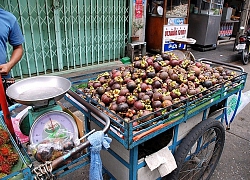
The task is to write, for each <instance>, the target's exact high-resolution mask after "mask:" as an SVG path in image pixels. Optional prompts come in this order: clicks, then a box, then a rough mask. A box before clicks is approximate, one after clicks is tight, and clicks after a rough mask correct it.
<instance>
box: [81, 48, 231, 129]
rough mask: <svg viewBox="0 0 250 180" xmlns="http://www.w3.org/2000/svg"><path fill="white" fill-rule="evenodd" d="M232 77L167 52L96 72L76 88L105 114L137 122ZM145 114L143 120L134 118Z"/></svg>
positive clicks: (202, 92) (196, 95)
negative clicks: (86, 81) (102, 107)
mask: <svg viewBox="0 0 250 180" xmlns="http://www.w3.org/2000/svg"><path fill="white" fill-rule="evenodd" d="M234 77H236V72H234V71H231V70H228V69H226V68H224V67H223V66H216V67H212V66H211V65H209V64H205V63H202V62H198V61H194V60H191V59H179V58H178V56H177V55H176V54H174V53H171V52H166V53H164V54H162V55H155V56H151V57H149V56H144V57H136V58H135V60H134V62H133V64H132V65H129V66H123V67H120V69H113V70H112V71H111V72H105V73H102V74H99V76H98V77H97V78H96V80H91V81H89V82H88V84H87V87H86V88H78V89H79V90H80V91H82V92H83V93H84V94H85V95H86V96H88V97H90V98H91V99H92V100H94V101H96V102H98V103H99V104H101V105H102V106H104V107H106V108H107V109H108V110H109V112H107V111H105V112H106V113H107V114H108V115H110V116H111V114H115V115H117V117H120V118H116V119H117V120H119V119H124V121H125V122H131V121H133V122H134V125H137V124H138V123H141V122H145V121H148V120H149V119H152V118H153V117H155V116H159V115H162V114H159V113H155V112H158V111H160V113H166V112H167V111H168V112H169V111H171V109H173V108H175V107H177V106H174V104H178V103H180V102H182V101H185V99H190V98H201V97H202V96H204V94H206V93H207V92H208V91H209V92H211V90H214V89H216V88H214V87H215V86H216V87H217V89H218V88H219V87H220V86H221V84H225V83H228V82H230V80H231V79H233V78H234ZM211 88H212V89H211ZM110 112H111V114H110ZM153 112H154V113H153ZM150 114H152V115H150ZM146 115H147V118H145V119H144V120H143V121H140V122H138V121H136V119H138V118H140V117H143V116H146ZM111 117H114V116H111ZM141 119H142V118H141Z"/></svg>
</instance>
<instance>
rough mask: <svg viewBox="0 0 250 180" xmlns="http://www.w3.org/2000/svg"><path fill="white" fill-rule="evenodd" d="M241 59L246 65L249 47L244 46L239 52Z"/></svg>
mask: <svg viewBox="0 0 250 180" xmlns="http://www.w3.org/2000/svg"><path fill="white" fill-rule="evenodd" d="M241 60H242V63H243V64H244V65H247V64H248V62H249V48H248V47H246V48H245V49H244V50H242V53H241Z"/></svg>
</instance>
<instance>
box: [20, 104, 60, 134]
mask: <svg viewBox="0 0 250 180" xmlns="http://www.w3.org/2000/svg"><path fill="white" fill-rule="evenodd" d="M48 111H62V107H61V106H60V105H57V104H55V103H54V104H51V105H48V106H45V107H32V108H30V109H28V112H27V113H26V114H25V115H24V116H23V117H22V119H21V120H20V122H19V128H20V130H21V132H22V133H23V134H24V135H26V136H29V133H30V129H31V127H32V124H33V123H34V122H35V121H36V119H37V118H38V117H40V116H41V115H43V114H45V113H46V112H48Z"/></svg>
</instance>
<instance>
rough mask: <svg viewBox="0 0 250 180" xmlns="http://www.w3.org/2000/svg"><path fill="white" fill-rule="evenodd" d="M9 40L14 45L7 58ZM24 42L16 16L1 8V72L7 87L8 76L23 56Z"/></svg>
mask: <svg viewBox="0 0 250 180" xmlns="http://www.w3.org/2000/svg"><path fill="white" fill-rule="evenodd" d="M7 42H8V43H9V44H10V45H11V46H12V47H13V51H12V53H11V56H10V59H9V60H7ZM23 42H24V37H23V34H22V31H21V29H20V27H19V25H18V22H17V19H16V17H15V16H14V15H13V14H12V13H10V12H8V11H5V10H3V9H1V8H0V74H1V76H2V80H3V83H4V86H5V88H6V86H7V84H8V78H10V77H11V76H10V71H11V69H12V68H13V67H14V66H15V65H16V64H17V63H18V61H20V59H21V58H22V54H23V46H22V44H23ZM0 96H2V95H0ZM8 102H9V101H8ZM9 103H10V102H9Z"/></svg>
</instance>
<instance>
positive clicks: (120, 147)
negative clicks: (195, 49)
mask: <svg viewBox="0 0 250 180" xmlns="http://www.w3.org/2000/svg"><path fill="white" fill-rule="evenodd" d="M199 61H202V62H204V63H208V64H211V65H222V66H225V67H227V68H229V69H234V70H236V71H237V72H238V73H240V74H239V76H237V77H236V78H235V80H234V81H235V82H234V83H233V84H234V85H232V86H227V84H226V83H225V84H222V85H220V87H219V88H217V89H212V90H211V92H210V93H208V94H206V95H204V96H203V97H201V98H198V99H195V100H188V101H186V103H185V104H184V105H181V106H180V107H178V108H176V109H174V110H172V111H171V112H170V113H167V114H166V115H165V116H159V117H156V118H153V119H151V120H148V121H147V124H149V123H151V124H153V125H149V127H147V128H145V129H143V130H141V131H139V132H137V133H133V131H134V130H135V129H136V128H138V127H133V125H132V122H131V123H124V127H122V126H121V124H119V123H117V121H115V120H114V119H112V118H111V130H110V131H109V134H110V135H111V136H112V137H113V139H114V140H113V142H112V144H113V146H112V145H111V148H110V149H109V150H108V152H107V153H105V154H103V156H102V157H104V158H102V159H104V160H103V162H104V163H103V164H104V169H105V170H106V172H107V173H108V174H109V176H110V177H112V179H130V180H136V179H139V178H138V177H139V175H138V173H139V171H140V169H143V168H145V166H146V162H145V160H144V159H138V156H139V150H138V149H139V148H138V147H139V145H141V144H143V143H145V142H147V141H148V140H150V139H152V138H154V137H156V136H157V135H159V134H161V133H163V132H166V131H168V130H170V129H172V131H173V137H172V141H171V142H170V144H168V147H169V149H170V150H171V151H172V153H173V154H175V152H176V149H177V147H178V146H179V145H180V144H181V142H182V140H183V137H185V136H186V134H188V133H189V131H191V130H192V129H193V128H194V127H196V125H197V124H198V123H199V122H202V121H205V120H207V119H208V117H212V118H214V119H217V120H220V121H221V122H224V121H225V118H224V117H225V114H226V107H225V104H226V101H227V98H228V97H229V96H231V95H233V94H236V93H241V90H242V89H244V86H245V81H246V77H247V74H246V73H244V70H243V69H242V68H241V67H238V66H233V65H227V64H224V63H221V62H217V61H213V60H207V59H200V60H199ZM100 73H101V72H99V73H95V74H89V75H83V76H77V77H72V78H70V80H71V81H72V83H73V91H75V93H78V95H76V94H75V93H69V96H67V97H66V100H67V101H69V102H70V103H71V104H73V105H74V106H75V107H76V108H77V109H78V110H80V111H81V112H82V113H83V114H84V115H85V123H86V124H85V126H86V127H87V129H88V128H90V127H91V128H93V127H95V128H98V127H102V126H103V122H101V121H99V120H97V119H95V118H89V114H88V113H87V112H86V108H84V107H82V106H79V104H78V103H77V101H80V100H81V99H85V100H86V101H88V102H89V103H93V104H95V105H96V107H97V108H103V107H101V105H99V104H98V103H95V102H94V101H93V100H92V99H91V98H88V97H87V96H86V95H84V93H82V92H81V91H79V90H77V89H76V88H74V85H76V84H79V83H83V82H87V81H88V80H90V79H92V78H94V77H96V75H97V74H100ZM238 101H239V99H238ZM219 103H224V106H223V108H222V109H217V110H216V111H214V112H212V113H211V112H209V109H210V108H211V107H213V106H216V105H218V104H219ZM237 107H238V105H237ZM105 110H107V109H105ZM107 111H108V110H107ZM236 111H237V108H236V109H235V112H236ZM190 119H196V120H194V122H193V123H192V124H191V127H189V129H188V130H187V131H186V132H184V134H181V136H180V134H179V131H180V126H181V125H182V124H189V122H190ZM231 122H232V120H230V122H228V120H227V119H226V125H227V126H228V127H229V126H230V123H231ZM143 125H145V123H142V125H141V126H143ZM117 127H120V129H122V130H120V129H119V128H117ZM105 157H106V158H107V160H106V161H107V162H108V161H111V158H113V159H115V160H114V163H115V164H114V165H113V166H112V167H107V165H106V166H105V164H106V162H105ZM115 161H116V162H118V164H117V163H116V162H115ZM119 163H120V164H121V165H119ZM117 166H118V167H120V168H121V167H123V170H122V171H123V172H124V171H126V172H125V173H124V176H126V177H123V175H122V176H120V175H121V174H122V172H120V171H119V170H118V172H117V168H118V167H117ZM112 168H113V170H112ZM124 168H125V169H124ZM114 173H115V174H116V176H119V178H117V177H115V176H113V174H114ZM144 173H145V171H144V170H143V172H142V173H140V175H143V174H144ZM143 178H144V179H145V177H143ZM143 178H142V179H143ZM159 178H160V177H159Z"/></svg>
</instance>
